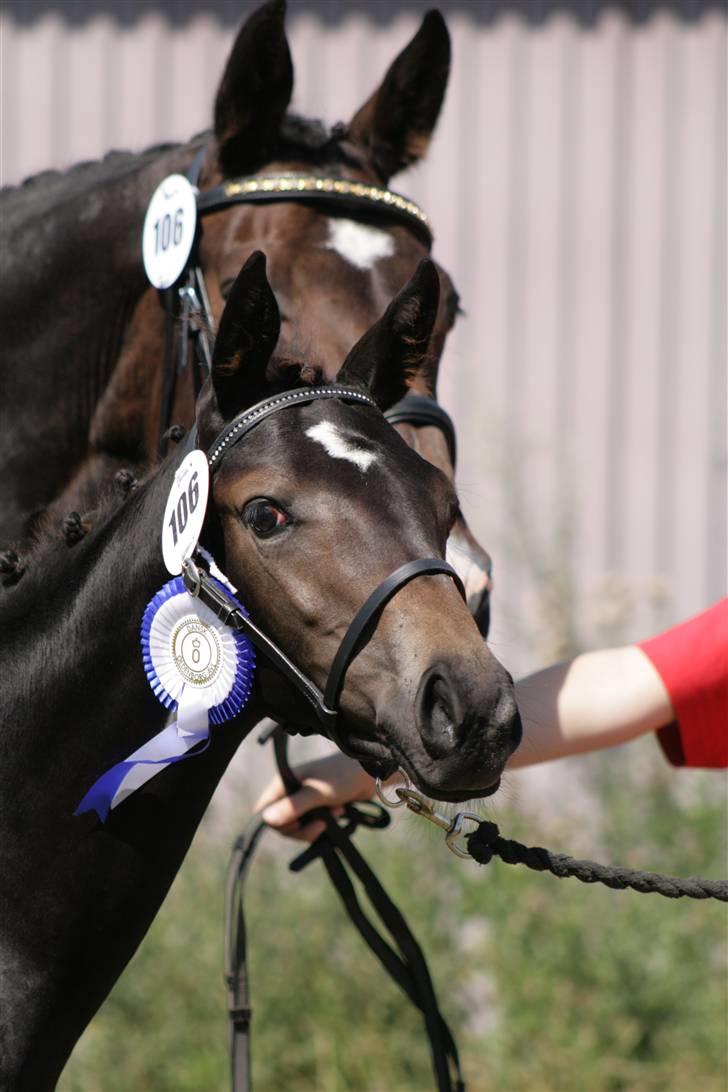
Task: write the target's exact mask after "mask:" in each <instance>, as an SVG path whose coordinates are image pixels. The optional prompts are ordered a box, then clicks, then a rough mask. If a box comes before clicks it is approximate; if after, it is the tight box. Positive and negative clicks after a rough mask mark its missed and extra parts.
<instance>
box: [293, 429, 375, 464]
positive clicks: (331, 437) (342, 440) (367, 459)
mask: <svg viewBox="0 0 728 1092" xmlns="http://www.w3.org/2000/svg"><path fill="white" fill-rule="evenodd" d="M306 435H307V436H309V437H310V438H311V439H312V440H315V441H316V443H318V444H323V446H324V448H325V449H326V451H327V453H328V454H329V455H330V456H331V458H332V459H348V460H349V462H350V463H353V464H354V466H358V467H359V469H360V470H367V469H368V468H369V467H370V466H371V464H372V463H373V462H374V461H375V460H376V455H375V454H374V453H373V452H372V451H365V450H364V448H363V447H357V446H356V444H352V443H351V442H350V441H349V440H347V439H346V437H345V436H342V435H341V433H340V432H339V430H338V428H337V427H336V425H332V424H331V422H330V421H321V422H320V423H319V424H318V425H312V426H311V428H307V429H306Z"/></svg>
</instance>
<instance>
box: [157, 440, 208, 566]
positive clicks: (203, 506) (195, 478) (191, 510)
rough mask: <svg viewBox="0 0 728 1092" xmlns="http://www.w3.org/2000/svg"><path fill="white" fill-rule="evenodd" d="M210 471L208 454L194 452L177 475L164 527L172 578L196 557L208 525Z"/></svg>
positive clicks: (164, 547) (165, 554) (164, 549)
mask: <svg viewBox="0 0 728 1092" xmlns="http://www.w3.org/2000/svg"><path fill="white" fill-rule="evenodd" d="M209 490H210V471H209V468H208V465H207V455H205V452H204V451H191V452H190V453H189V455H187V456H186V457H185V459H184V461H183V462H182V464H181V466H180V468H179V470H178V471H177V473H176V474H175V476H174V482H173V483H172V488H171V489H170V491H169V496H168V497H167V507H166V508H165V510H164V523H163V526H162V556H163V557H164V564H165V565H166V566H167V569H168V570H169V572H171V574H172V576H179V574H180V573H181V572H182V562H183V561H185V560H186V558H188V557H190V556H191V555H192V551H193V550H194V548H195V546H196V545H197V540H198V538H199V537H200V532H201V531H202V524H203V523H204V522H205V511H206V510H207V495H208V493H209Z"/></svg>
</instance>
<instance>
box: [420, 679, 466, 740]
mask: <svg viewBox="0 0 728 1092" xmlns="http://www.w3.org/2000/svg"><path fill="white" fill-rule="evenodd" d="M453 705H454V702H453V699H452V693H451V689H450V686H449V684H448V682H447V679H445V678H444V677H443V676H442V675H440V674H437V673H433V674H431V675H429V676H428V678H427V679H425V681H424V682H423V683H422V685H421V689H420V695H419V702H418V721H419V729H420V735H421V736H422V741H423V743H424V745H425V749H426V750H427V752H428V754H429V755H430V756H431V757H432V758H444V757H445V756H446V755H449V754H452V752H453V750H454V748H455V746H456V744H457V738H456V728H455V724H456V715H455V713H454V710H453Z"/></svg>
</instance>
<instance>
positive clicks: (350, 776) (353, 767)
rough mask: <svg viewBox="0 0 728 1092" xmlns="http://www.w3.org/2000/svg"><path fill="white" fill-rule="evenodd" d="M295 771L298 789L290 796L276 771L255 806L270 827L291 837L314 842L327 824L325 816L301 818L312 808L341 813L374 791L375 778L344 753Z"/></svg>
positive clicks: (327, 757) (320, 759) (308, 763)
mask: <svg viewBox="0 0 728 1092" xmlns="http://www.w3.org/2000/svg"><path fill="white" fill-rule="evenodd" d="M293 772H294V774H295V775H296V777H297V778H298V780H299V781H300V782H301V788H300V789H299V790H298V791H297V792H294V793H293V795H292V796H287V795H286V790H285V788H284V787H283V782H282V781H281V779H280V775H278V774H276V776H275V777H274V778H273V780H272V781H271V782H270V783H269V784H268V785H267V786H266V788H265V789H264V790H263V792H262V793H261V795H260V796H259V798H258V800H257V801H256V803H255V808H254V810H255V811H256V812H262V818H263V820H264V821H265V822H266V823H267V824H268V826H270V827H273V829H274V830H277V831H278V832H279V833H280V834H285V835H287V836H288V837H289V838H298V839H299V840H301V841H304V842H313V841H315V840H316V838H318V836H319V834H322V833H323V831H324V829H325V824H324V822H323V821H322V820H321V819H312V820H310V821H308V822H304V823H303V824H301V817H302V816H304V815H305V814H306V813H307V812H309V811H311V810H312V808H321V807H324V808H329V809H330V811H331V814H332V815H334V816H338V815H342V814H343V811H344V809H343V807H342V805H343V804H349V803H351V802H353V801H355V800H369V798H370V797H371V796H373V794H374V779H373V778H371V777H370V776H369V774H367V773H365V772H364V770H363V769H362V768H361V766H360V765H359V763H358V762H357V761H356V760H355V759H353V758H349V757H348V756H347V755H344V754H341V752H337V753H336V754H332V755H327V756H326V757H325V758H319V759H316V760H314V761H312V762H306V763H304V764H303V765H301V766H298V767H296V768H294V770H293Z"/></svg>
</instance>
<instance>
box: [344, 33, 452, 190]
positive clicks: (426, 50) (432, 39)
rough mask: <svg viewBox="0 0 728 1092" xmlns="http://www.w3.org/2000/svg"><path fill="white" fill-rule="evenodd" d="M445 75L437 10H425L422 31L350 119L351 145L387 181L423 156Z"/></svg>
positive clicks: (444, 43)
mask: <svg viewBox="0 0 728 1092" xmlns="http://www.w3.org/2000/svg"><path fill="white" fill-rule="evenodd" d="M449 72H450V35H449V34H448V31H447V27H446V25H445V20H444V19H443V17H442V16H441V15H440V13H439V11H428V13H427V15H426V16H425V18H424V19H423V21H422V26H421V27H420V29H419V30H418V31H417V33H416V34H415V36H414V38H413V39H412V41H411V42H410V43H409V45H408V46H406V47H405V48H404V49H403V50H402V52H401V53H400V54H399V56H398V57H396V58H395V60H394V61H393V62H392V65H391V66H390V68H389V71H388V72H387V75H386V76H385V77H384V80H383V82H382V84H381V86H380V87H379V89H378V90H377V91H375V92H374V94H373V95H372V97H371V98H370V99H369V100H368V102H366V103H365V104H364V105H363V106H362V107H361V109H360V110H359V111H358V112H357V113H356V114H355V115H354V117H353V119H352V121H351V124H350V126H349V132H350V135H351V138H352V140H354V141H355V142H356V143H357V144H361V145H363V147H364V148H366V150H367V152H368V155H369V159H370V161H371V163H372V165H373V166H374V167H375V169H376V170H377V172H378V174H379V175H380V177H381V178H382V181H384V182H387V181H388V180H389V178H390V177H391V176H392V175H393V174H396V173H397V171H401V170H402V168H403V167H409V166H410V164H412V163H416V162H417V160H418V159H421V158H422V156H423V155H424V154H425V152H426V151H427V148H428V146H429V143H430V137H431V136H432V132H433V130H434V128H435V124H436V123H437V118H438V115H439V113H440V107H441V106H442V101H443V99H444V97H445V88H446V87H447V78H448V75H449Z"/></svg>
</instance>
